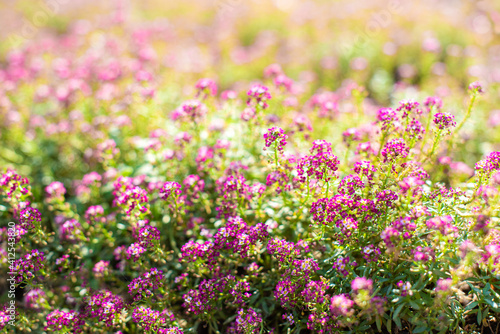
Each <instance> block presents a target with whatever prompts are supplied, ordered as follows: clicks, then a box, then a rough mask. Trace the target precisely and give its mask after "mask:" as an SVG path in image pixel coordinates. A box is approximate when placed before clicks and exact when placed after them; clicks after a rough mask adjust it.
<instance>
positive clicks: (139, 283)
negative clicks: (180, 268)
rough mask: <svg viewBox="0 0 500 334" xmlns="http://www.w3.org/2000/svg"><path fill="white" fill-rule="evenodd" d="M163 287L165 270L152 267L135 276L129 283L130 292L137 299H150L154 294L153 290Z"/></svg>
mask: <svg viewBox="0 0 500 334" xmlns="http://www.w3.org/2000/svg"><path fill="white" fill-rule="evenodd" d="M161 287H163V271H161V270H158V269H157V268H152V269H151V270H150V271H148V272H145V273H144V274H142V276H141V277H138V278H135V279H134V280H132V282H130V284H129V285H128V292H129V293H130V294H131V295H132V296H133V297H134V300H135V301H140V300H143V299H149V298H151V297H152V296H153V291H154V290H157V289H159V288H161Z"/></svg>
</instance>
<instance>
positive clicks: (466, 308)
mask: <svg viewBox="0 0 500 334" xmlns="http://www.w3.org/2000/svg"><path fill="white" fill-rule="evenodd" d="M477 305H478V302H472V303H470V304H467V306H466V307H465V308H464V311H468V310H472V309H473V308H474V307H476V306H477Z"/></svg>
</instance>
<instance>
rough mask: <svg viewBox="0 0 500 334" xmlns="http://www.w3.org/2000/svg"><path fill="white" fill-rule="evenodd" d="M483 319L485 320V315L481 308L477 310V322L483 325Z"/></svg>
mask: <svg viewBox="0 0 500 334" xmlns="http://www.w3.org/2000/svg"><path fill="white" fill-rule="evenodd" d="M481 320H483V315H482V313H481V309H479V311H477V324H478V325H481Z"/></svg>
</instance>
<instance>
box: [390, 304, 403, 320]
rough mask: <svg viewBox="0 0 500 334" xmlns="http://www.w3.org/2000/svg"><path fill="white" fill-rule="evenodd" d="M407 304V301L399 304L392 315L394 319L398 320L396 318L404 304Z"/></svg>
mask: <svg viewBox="0 0 500 334" xmlns="http://www.w3.org/2000/svg"><path fill="white" fill-rule="evenodd" d="M405 305H406V303H401V305H399V306H398V308H397V309H396V311H394V314H393V315H392V319H393V320H394V321H396V318H397V317H398V315H399V313H400V312H401V310H402V309H403V306H405Z"/></svg>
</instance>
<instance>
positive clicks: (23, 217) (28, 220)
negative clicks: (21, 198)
mask: <svg viewBox="0 0 500 334" xmlns="http://www.w3.org/2000/svg"><path fill="white" fill-rule="evenodd" d="M19 221H20V222H21V227H22V228H23V229H25V230H31V229H33V228H35V226H39V225H40V222H41V221H42V215H41V214H40V211H38V210H37V209H35V208H32V207H27V208H25V209H23V210H22V211H21V213H20V214H19Z"/></svg>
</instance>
